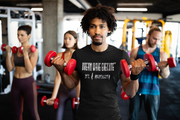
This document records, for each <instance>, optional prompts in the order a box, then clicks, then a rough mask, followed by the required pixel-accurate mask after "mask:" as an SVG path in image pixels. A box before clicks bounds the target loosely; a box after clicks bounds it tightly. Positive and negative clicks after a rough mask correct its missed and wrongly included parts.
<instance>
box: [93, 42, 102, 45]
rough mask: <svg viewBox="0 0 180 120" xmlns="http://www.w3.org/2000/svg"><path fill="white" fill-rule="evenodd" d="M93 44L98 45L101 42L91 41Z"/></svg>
mask: <svg viewBox="0 0 180 120" xmlns="http://www.w3.org/2000/svg"><path fill="white" fill-rule="evenodd" d="M93 44H94V45H97V46H99V45H102V42H94V41H93Z"/></svg>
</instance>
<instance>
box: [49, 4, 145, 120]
mask: <svg viewBox="0 0 180 120" xmlns="http://www.w3.org/2000/svg"><path fill="white" fill-rule="evenodd" d="M113 13H114V8H112V7H107V6H102V5H97V6H96V7H93V8H90V9H88V10H87V11H86V12H85V15H84V17H83V18H82V21H81V27H82V29H83V31H84V32H85V33H87V34H88V35H89V36H90V37H91V39H92V43H91V44H90V45H87V46H85V47H84V48H82V49H79V50H76V51H75V52H74V53H73V55H72V58H74V59H75V60H76V61H77V65H76V68H75V71H74V72H73V74H72V75H71V76H68V75H66V74H65V73H64V71H63V63H64V60H62V59H61V58H60V57H55V58H54V59H53V60H52V61H51V63H52V64H53V65H54V66H55V67H56V69H57V70H58V71H59V72H60V74H61V76H62V80H63V83H64V84H65V85H66V86H67V87H68V88H69V89H73V88H74V87H75V86H76V85H77V84H78V82H79V80H80V82H81V92H80V105H79V108H78V112H77V114H76V120H121V119H122V118H121V115H120V110H119V107H118V100H117V93H116V87H117V82H118V80H119V79H121V84H122V86H123V89H124V90H125V92H126V93H127V94H128V95H129V96H130V97H133V96H134V95H135V93H136V92H137V90H138V87H139V84H138V77H139V75H140V72H141V71H142V70H143V69H144V67H145V63H144V62H143V60H142V59H140V60H137V61H134V62H133V63H132V67H133V68H132V74H131V78H130V77H128V78H126V77H124V76H123V74H122V72H121V69H120V61H121V60H122V59H125V60H126V61H127V62H128V64H130V59H129V56H128V54H127V53H126V52H125V51H124V50H119V49H117V48H116V47H114V46H111V45H109V44H107V42H106V37H107V36H109V35H111V34H112V32H113V31H114V30H116V27H117V24H116V19H115V17H114V15H113ZM135 64H136V67H134V65H135Z"/></svg>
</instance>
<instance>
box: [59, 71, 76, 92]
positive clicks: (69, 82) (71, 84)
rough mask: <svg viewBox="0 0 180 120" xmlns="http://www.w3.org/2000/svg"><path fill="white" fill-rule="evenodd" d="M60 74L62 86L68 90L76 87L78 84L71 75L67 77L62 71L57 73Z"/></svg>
mask: <svg viewBox="0 0 180 120" xmlns="http://www.w3.org/2000/svg"><path fill="white" fill-rule="evenodd" d="M59 72H60V74H61V78H62V81H63V84H64V85H65V86H66V87H67V88H69V89H74V88H75V87H76V86H77V85H78V82H79V81H77V80H76V79H75V78H74V77H73V76H72V75H70V76H69V75H67V74H66V73H65V72H64V71H59Z"/></svg>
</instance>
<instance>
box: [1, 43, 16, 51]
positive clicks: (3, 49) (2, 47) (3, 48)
mask: <svg viewBox="0 0 180 120" xmlns="http://www.w3.org/2000/svg"><path fill="white" fill-rule="evenodd" d="M5 46H6V44H3V45H2V46H1V50H2V51H6V49H5ZM11 50H12V52H13V53H16V52H17V50H18V49H17V47H16V46H13V47H12V48H11Z"/></svg>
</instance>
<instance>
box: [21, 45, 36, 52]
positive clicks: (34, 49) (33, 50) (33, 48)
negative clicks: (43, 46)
mask: <svg viewBox="0 0 180 120" xmlns="http://www.w3.org/2000/svg"><path fill="white" fill-rule="evenodd" d="M29 49H30V50H31V52H35V51H36V47H35V46H34V45H31V47H30V48H29ZM19 52H20V53H23V46H21V47H20V48H19Z"/></svg>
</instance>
